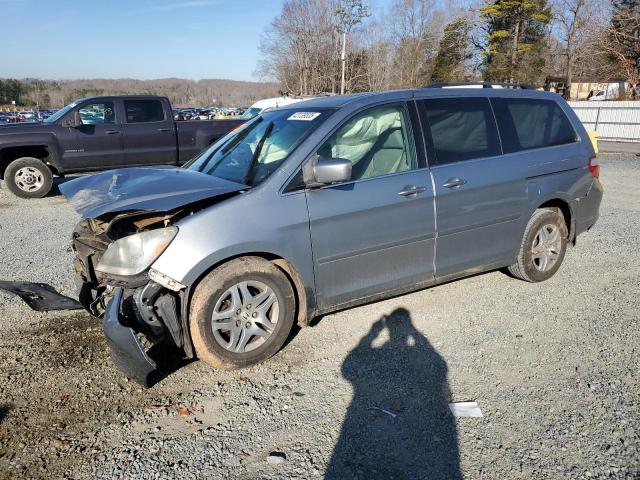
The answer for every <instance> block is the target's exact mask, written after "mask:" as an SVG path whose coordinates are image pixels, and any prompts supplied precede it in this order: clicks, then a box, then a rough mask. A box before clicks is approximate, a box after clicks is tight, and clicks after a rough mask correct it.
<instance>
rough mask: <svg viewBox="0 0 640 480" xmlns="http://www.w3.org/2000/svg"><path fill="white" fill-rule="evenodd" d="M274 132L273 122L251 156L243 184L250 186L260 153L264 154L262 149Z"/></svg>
mask: <svg viewBox="0 0 640 480" xmlns="http://www.w3.org/2000/svg"><path fill="white" fill-rule="evenodd" d="M272 130H273V122H269V123H268V125H267V128H265V130H264V133H263V134H262V137H260V140H259V141H258V144H257V145H256V151H255V152H253V155H252V156H251V163H249V166H248V168H247V173H246V175H245V176H244V177H242V182H240V183H244V184H245V185H249V178H251V174H252V173H253V169H254V167H255V165H256V162H257V161H258V159H259V158H260V153H261V152H262V147H263V146H264V142H266V141H267V138H269V135H271V131H272Z"/></svg>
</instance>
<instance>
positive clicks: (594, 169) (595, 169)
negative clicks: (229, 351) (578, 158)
mask: <svg viewBox="0 0 640 480" xmlns="http://www.w3.org/2000/svg"><path fill="white" fill-rule="evenodd" d="M589 171H590V172H591V175H593V176H594V177H596V178H600V161H599V160H598V158H597V157H596V156H595V155H594V156H593V157H591V158H590V159H589Z"/></svg>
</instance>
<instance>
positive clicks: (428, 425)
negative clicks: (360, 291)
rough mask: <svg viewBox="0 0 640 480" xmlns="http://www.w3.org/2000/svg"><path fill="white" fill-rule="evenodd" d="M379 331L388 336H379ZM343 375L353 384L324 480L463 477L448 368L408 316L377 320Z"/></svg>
mask: <svg viewBox="0 0 640 480" xmlns="http://www.w3.org/2000/svg"><path fill="white" fill-rule="evenodd" d="M385 328H386V329H387V330H388V338H384V337H381V335H382V334H383V332H384V330H385ZM342 374H343V376H344V377H345V378H346V379H347V380H349V381H350V382H351V383H352V385H353V389H354V394H353V401H352V402H351V405H350V406H349V409H348V410H347V414H346V417H345V420H344V423H343V425H342V429H341V432H340V437H339V439H338V443H337V445H336V447H335V450H334V452H333V455H332V457H331V462H330V464H329V466H328V468H327V471H326V476H325V478H327V479H347V478H348V479H367V480H370V479H380V480H382V479H385V480H391V479H418V478H419V479H429V480H437V479H443V480H444V479H446V480H456V479H461V478H462V475H461V473H460V465H459V455H458V438H457V434H456V426H455V419H454V417H453V416H452V414H451V413H450V411H449V408H448V402H449V401H450V391H449V384H448V382H447V365H446V363H445V361H444V360H443V359H442V357H441V356H440V355H439V354H438V352H436V350H435V349H434V348H433V347H432V346H431V344H430V343H429V342H428V340H427V339H426V338H425V337H424V336H423V335H422V334H421V333H420V332H419V331H418V330H416V328H415V327H414V326H413V323H412V321H411V316H410V314H409V312H408V311H407V310H405V309H403V308H399V309H396V310H395V311H394V312H393V313H392V314H391V315H389V316H384V317H382V318H381V319H380V320H378V321H377V322H376V323H375V324H374V325H373V326H372V327H371V330H370V331H369V333H368V334H367V335H366V336H365V337H364V338H363V339H362V340H361V341H360V343H359V344H358V346H357V347H356V348H355V349H354V350H353V351H352V352H351V353H349V355H348V357H347V358H346V360H345V361H344V363H343V365H342ZM382 410H386V411H387V412H388V413H386V412H383V411H382ZM390 414H392V415H395V418H394V417H393V416H392V415H390Z"/></svg>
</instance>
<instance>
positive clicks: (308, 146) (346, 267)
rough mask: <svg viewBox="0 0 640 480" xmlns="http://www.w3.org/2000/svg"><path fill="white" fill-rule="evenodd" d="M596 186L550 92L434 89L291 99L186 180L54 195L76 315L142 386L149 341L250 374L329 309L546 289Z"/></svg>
mask: <svg viewBox="0 0 640 480" xmlns="http://www.w3.org/2000/svg"><path fill="white" fill-rule="evenodd" d="M598 175H599V166H598V163H597V159H596V156H595V154H594V148H593V145H592V144H591V141H590V139H589V136H588V135H587V133H586V132H585V130H584V128H583V127H582V125H581V123H580V121H579V120H578V119H577V117H576V116H575V114H574V113H573V112H572V110H571V109H570V108H569V107H568V105H567V104H566V102H565V101H564V100H562V99H561V98H560V97H559V96H558V95H555V94H552V93H546V92H538V91H533V90H520V91H512V90H506V89H504V90H499V89H442V88H425V89H418V90H405V91H393V92H384V93H367V94H359V95H348V96H336V97H328V98H321V99H316V100H310V101H305V102H301V103H297V104H294V105H291V106H288V107H284V108H280V109H277V110H272V111H269V112H265V113H263V114H261V115H259V116H258V117H256V118H254V119H252V120H250V121H249V122H247V123H246V124H244V125H243V126H241V127H240V128H238V129H236V130H235V131H233V132H231V133H230V134H229V135H227V136H226V137H224V138H223V139H221V140H220V141H218V142H217V143H215V144H214V145H212V146H211V147H210V148H208V149H207V150H205V151H203V152H202V153H201V154H200V155H198V156H197V157H196V158H195V159H193V160H192V161H191V162H189V163H188V164H187V165H186V166H185V167H183V168H130V169H120V170H113V171H108V172H102V173H98V174H95V175H91V176H87V177H83V178H79V179H76V180H72V181H69V182H66V183H64V184H62V185H61V187H60V189H61V191H62V192H63V194H64V195H65V196H66V197H67V198H68V199H69V201H70V203H71V204H72V206H73V207H74V208H75V209H76V210H77V211H78V212H80V213H81V215H82V217H83V219H82V220H81V221H80V222H79V223H78V225H77V227H76V229H75V231H74V233H73V247H74V250H75V252H76V259H75V264H74V265H75V270H76V274H77V281H78V286H79V290H80V294H79V296H80V301H81V302H82V303H83V305H84V306H85V307H86V308H87V310H88V311H89V312H91V314H92V315H94V316H96V317H101V318H103V319H104V329H105V334H106V336H107V338H108V340H109V343H110V346H111V350H112V358H113V360H114V361H115V362H116V364H117V365H118V366H119V367H120V368H122V370H123V371H124V372H125V373H126V374H127V375H128V376H130V377H131V378H133V379H135V380H137V381H139V382H140V383H142V384H148V383H150V382H152V378H153V372H154V371H155V370H156V363H155V361H154V359H153V358H152V357H151V356H150V355H149V354H148V351H147V350H146V349H145V348H144V347H143V346H142V345H143V343H142V342H141V337H144V338H145V339H146V341H145V344H148V343H149V342H150V343H152V344H159V345H168V346H173V347H177V348H179V349H180V350H181V351H182V352H183V354H184V356H185V357H187V358H194V357H198V358H200V359H201V360H204V361H205V362H207V363H209V364H210V365H212V366H214V367H219V368H233V367H243V366H247V365H251V364H254V363H256V362H260V361H263V360H265V359H267V358H269V357H270V356H272V355H273V354H275V353H276V352H277V351H278V350H279V349H280V348H281V347H282V345H283V344H284V342H285V341H286V339H287V337H288V335H289V334H290V331H291V328H292V326H293V325H294V323H298V324H299V325H306V324H307V323H308V322H309V321H310V319H312V318H313V317H314V316H317V315H320V314H324V313H327V312H331V311H335V310H337V309H343V308H347V307H349V306H352V305H356V304H361V303H365V302H371V301H374V300H376V299H381V298H384V297H389V296H391V295H397V294H401V293H404V292H409V291H412V290H416V289H421V288H425V287H428V286H430V285H434V284H437V283H441V282H445V281H449V280H452V279H455V278H459V277H463V276H466V275H470V274H476V273H479V272H483V271H489V270H493V269H501V268H505V270H506V271H508V272H509V273H510V274H511V275H512V276H515V277H517V278H520V279H522V280H526V281H530V282H539V281H542V280H545V279H547V278H549V277H551V276H552V275H553V274H554V273H555V272H556V271H557V270H558V268H560V265H561V263H562V260H563V258H564V255H565V251H566V248H567V244H568V243H570V242H572V243H575V241H576V237H577V236H578V235H579V234H581V233H583V232H585V231H586V230H588V229H590V228H591V227H592V226H593V225H594V223H595V222H596V220H597V218H598V210H599V206H600V202H601V199H602V192H603V189H602V186H601V184H600V182H599V180H598Z"/></svg>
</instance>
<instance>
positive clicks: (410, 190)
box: [398, 185, 426, 197]
mask: <svg viewBox="0 0 640 480" xmlns="http://www.w3.org/2000/svg"><path fill="white" fill-rule="evenodd" d="M425 190H426V187H416V186H415V185H407V186H406V187H404V188H403V189H402V190H400V191H399V192H398V195H400V196H402V197H410V196H412V195H417V194H419V193H422V192H424V191H425Z"/></svg>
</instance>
